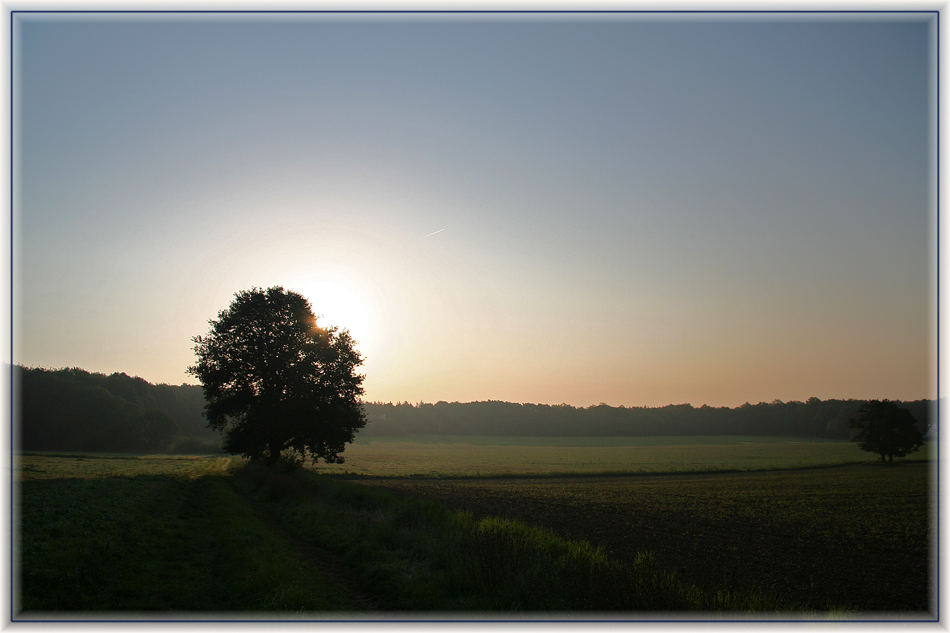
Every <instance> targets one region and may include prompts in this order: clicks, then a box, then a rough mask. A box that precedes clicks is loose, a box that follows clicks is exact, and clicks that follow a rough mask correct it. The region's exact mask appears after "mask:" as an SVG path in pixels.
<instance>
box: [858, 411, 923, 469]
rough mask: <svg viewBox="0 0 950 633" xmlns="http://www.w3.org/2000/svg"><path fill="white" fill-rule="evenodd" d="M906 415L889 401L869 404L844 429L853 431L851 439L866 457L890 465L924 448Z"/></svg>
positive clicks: (915, 427)
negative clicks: (874, 456)
mask: <svg viewBox="0 0 950 633" xmlns="http://www.w3.org/2000/svg"><path fill="white" fill-rule="evenodd" d="M916 422H917V420H915V419H914V416H913V415H911V413H910V411H908V410H907V409H903V408H901V407H898V406H897V404H896V403H894V402H891V401H889V400H871V401H869V402H866V403H864V404H862V405H861V406H860V407H859V408H858V412H857V414H856V415H855V417H853V418H851V420H849V422H848V426H850V427H851V428H852V429H855V432H854V433H853V435H852V437H851V439H852V441H855V442H857V443H858V446H859V447H860V448H861V449H862V450H865V451H867V452H869V453H877V454H878V455H880V456H881V461H882V462H883V461H885V458H887V461H888V462H893V461H894V458H895V457H904V456H905V455H910V454H911V453H913V452H915V451H917V450H918V449H919V448H920V447H921V446H923V445H924V438H923V436H922V435H921V434H920V431H919V430H918V429H917V426H916Z"/></svg>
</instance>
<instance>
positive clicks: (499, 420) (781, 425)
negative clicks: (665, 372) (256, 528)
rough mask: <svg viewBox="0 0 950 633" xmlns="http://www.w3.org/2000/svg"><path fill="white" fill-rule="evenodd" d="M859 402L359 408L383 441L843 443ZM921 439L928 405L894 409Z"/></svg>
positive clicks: (444, 404) (480, 404) (456, 404)
mask: <svg viewBox="0 0 950 633" xmlns="http://www.w3.org/2000/svg"><path fill="white" fill-rule="evenodd" d="M864 402H866V401H865V400H819V399H818V398H809V399H808V400H807V401H806V402H798V401H791V402H782V401H781V400H773V401H772V402H769V403H765V402H760V403H759V404H748V403H746V404H744V405H742V406H740V407H736V408H734V409H730V408H728V407H708V406H706V405H703V406H701V407H694V406H693V405H691V404H670V405H667V406H665V407H622V406H621V407H611V406H609V405H606V404H600V405H595V406H590V407H572V406H570V405H567V404H559V405H547V404H515V403H511V402H499V401H493V400H490V401H487V402H464V403H460V402H437V403H435V404H426V403H419V404H415V405H413V404H409V403H408V402H403V403H400V404H395V405H394V404H383V403H379V402H373V403H367V404H365V405H364V408H365V410H366V414H367V418H368V419H369V420H370V423H369V424H367V426H366V428H364V429H363V430H362V431H360V434H361V435H364V436H389V435H420V434H433V435H524V436H531V435H535V436H538V435H540V436H545V435H546V436H584V435H586V436H644V435H794V436H803V437H818V438H827V439H838V440H849V439H851V429H850V428H849V427H848V420H850V419H851V418H852V417H854V415H855V413H856V412H857V410H858V407H860V406H861V405H862V404H863V403H864ZM897 402H898V403H899V404H900V406H902V407H904V408H906V409H909V410H910V412H911V414H912V415H913V416H914V418H916V420H917V426H918V428H919V429H920V432H921V433H924V434H926V433H927V431H928V430H929V429H930V424H931V421H934V422H936V419H937V417H936V415H935V414H934V415H931V414H932V413H933V407H934V405H935V404H936V403H935V401H933V400H916V401H913V402H900V401H897Z"/></svg>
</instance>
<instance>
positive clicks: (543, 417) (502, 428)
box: [12, 366, 936, 453]
mask: <svg viewBox="0 0 950 633" xmlns="http://www.w3.org/2000/svg"><path fill="white" fill-rule="evenodd" d="M12 372H13V381H14V383H13V384H14V389H15V393H19V398H14V405H15V407H16V409H15V411H14V416H15V417H14V419H15V420H18V421H19V424H17V425H15V426H14V430H15V433H16V435H15V437H14V441H15V446H18V447H20V448H21V449H22V450H45V451H82V452H97V451H98V452H167V453H209V452H217V451H220V450H221V443H222V440H221V435H220V433H219V432H217V431H215V430H213V429H210V428H208V421H207V419H206V418H205V416H204V407H205V404H206V403H205V398H204V394H203V392H202V388H201V387H200V386H197V385H187V384H183V385H165V384H158V385H153V384H151V383H149V382H147V381H145V380H143V379H142V378H138V377H131V376H128V375H127V374H124V373H113V374H111V375H105V374H100V373H91V372H88V371H85V370H82V369H78V368H66V369H43V368H26V367H21V366H14V367H13V368H12ZM865 402H866V401H864V400H819V399H818V398H809V399H808V400H807V401H805V402H798V401H791V402H781V401H779V400H774V401H772V402H769V403H765V402H760V403H758V404H748V403H746V404H744V405H742V406H740V407H735V408H728V407H709V406H705V405H704V406H701V407H694V406H692V405H690V404H676V405H673V404H671V405H667V406H665V407H622V406H620V407H612V406H608V405H606V404H599V405H595V406H590V407H574V406H571V405H566V404H560V405H547V404H529V403H525V404H519V403H512V402H501V401H494V400H489V401H482V402H464V403H460V402H444V401H440V402H436V403H435V404H431V403H417V404H410V403H408V402H400V403H396V404H393V403H381V402H367V403H363V409H364V411H365V414H366V418H367V420H368V421H369V423H368V424H367V425H366V427H364V428H363V429H361V430H360V431H359V435H361V436H369V437H379V436H392V435H396V436H400V435H401V436H405V435H420V434H429V435H509V436H512V435H523V436H585V435H586V436H643V435H794V436H804V437H818V438H827V439H840V440H849V439H851V435H852V432H853V431H852V429H850V428H849V426H848V422H849V420H851V419H852V418H854V417H855V416H856V415H857V412H858V409H859V408H860V407H861V405H863V404H864V403H865ZM898 404H899V405H900V406H901V407H903V408H906V409H908V410H909V411H910V412H911V414H912V415H913V417H914V418H915V420H916V425H917V428H918V429H919V430H920V432H921V434H926V433H927V431H928V429H929V428H930V426H931V423H934V424H935V423H936V415H935V413H934V412H933V407H934V405H935V402H934V401H932V400H917V401H912V402H898Z"/></svg>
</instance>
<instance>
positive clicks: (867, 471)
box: [14, 437, 935, 619]
mask: <svg viewBox="0 0 950 633" xmlns="http://www.w3.org/2000/svg"><path fill="white" fill-rule="evenodd" d="M569 440H570V441H573V442H574V445H572V444H571V443H570V442H569ZM532 441H534V442H535V443H534V444H532V443H531V442H532ZM346 456H347V462H346V463H345V464H342V465H334V466H327V465H325V464H320V465H318V466H316V467H314V468H313V469H308V470H315V471H316V472H304V473H301V474H300V475H299V478H290V477H287V476H286V475H279V476H278V475H277V474H267V473H266V472H262V471H260V470H258V471H256V472H257V474H256V475H253V476H250V475H246V474H244V471H240V467H241V465H242V460H240V459H237V458H231V457H227V456H204V457H201V456H164V455H144V456H143V455H95V454H85V455H80V454H68V455H56V454H50V453H26V454H22V455H17V456H16V457H15V460H14V467H15V471H14V481H15V493H17V494H15V500H16V501H17V502H18V503H17V506H16V509H17V512H16V514H15V520H16V523H15V527H16V528H18V529H17V530H16V532H15V534H14V537H15V539H14V542H15V544H16V551H15V552H14V556H15V558H14V560H15V564H16V568H17V570H18V573H19V575H18V576H17V578H18V581H17V583H16V584H15V589H16V590H17V594H16V595H17V596H18V600H19V601H18V602H17V604H19V606H21V607H22V609H23V611H21V612H20V613H21V614H25V617H31V618H35V617H41V618H42V617H44V614H46V615H49V614H53V617H60V618H61V617H70V614H73V616H75V617H80V618H88V617H91V616H93V615H94V614H97V613H98V614H103V613H104V614H106V616H105V617H144V618H146V619H150V618H161V619H164V618H168V617H172V618H174V617H178V616H176V614H182V613H192V612H200V613H202V614H204V615H203V616H202V617H209V616H210V614H212V613H224V614H225V615H226V616H227V617H235V616H238V617H240V614H242V613H245V614H251V615H250V616H249V617H252V618H253V617H260V615H261V614H266V613H271V614H278V617H281V618H300V617H302V618H308V619H326V618H327V617H331V616H332V615H333V614H344V615H343V616H342V617H353V616H354V615H355V616H356V617H359V614H360V613H364V615H365V609H366V608H367V607H366V605H367V604H377V607H372V608H381V607H382V606H385V607H386V608H389V609H395V610H396V611H399V612H405V611H406V610H423V611H432V610H436V611H437V610H448V611H455V610H464V609H469V610H474V611H476V612H478V611H484V610H489V611H493V610H500V611H502V612H506V613H508V612H511V611H512V609H514V610H515V611H523V610H528V611H530V610H532V609H542V610H546V609H554V610H558V609H563V608H571V609H580V610H582V611H583V610H585V608H587V609H590V608H594V606H591V605H601V607H600V608H616V609H621V610H623V609H643V610H647V611H650V610H656V609H660V610H683V611H689V612H696V611H702V610H713V611H721V610H725V611H726V612H729V611H730V610H735V609H739V610H749V609H751V610H755V611H756V612H757V613H762V612H763V610H764V611H765V612H774V611H776V609H779V608H782V609H785V608H792V609H794V610H796V611H795V612H796V613H799V614H801V613H805V612H806V611H807V612H817V613H821V612H824V611H827V610H828V609H831V610H832V612H835V613H837V614H838V615H841V614H845V616H846V614H847V613H848V612H847V611H846V610H847V609H848V608H855V609H857V610H858V611H865V610H868V609H872V610H873V608H874V607H875V606H880V607H881V608H883V609H885V610H886V611H887V610H896V612H897V613H899V614H901V615H902V617H918V615H916V614H910V615H908V610H912V611H926V609H927V592H928V587H929V584H928V583H929V572H928V571H927V570H928V569H929V567H928V564H929V563H928V561H929V554H930V549H929V548H930V536H931V535H932V534H933V525H932V521H933V516H934V515H933V508H934V506H935V499H934V498H933V488H932V487H931V485H930V474H929V473H930V470H931V469H930V467H929V466H930V462H927V461H925V460H926V459H927V457H929V453H927V452H925V451H922V452H921V453H920V454H917V455H915V456H914V458H913V459H910V460H908V459H904V460H899V463H896V464H894V465H893V466H890V465H882V464H879V463H876V462H875V456H873V455H870V454H867V453H863V452H861V451H860V450H858V449H857V447H855V446H854V445H853V444H848V443H840V442H820V441H810V440H807V441H806V440H801V439H795V438H755V437H734V438H722V437H717V438H697V437H688V438H682V437H678V438H510V437H509V438H484V437H473V438H459V437H416V438H385V439H375V438H374V439H372V441H361V442H359V443H357V444H355V445H352V446H350V447H348V448H347V451H346ZM843 464H850V465H843ZM842 465H843V466H842ZM823 466H831V468H821V467H823ZM236 469H238V470H236ZM783 469H784V470H783ZM787 469H797V470H787ZM347 472H348V473H350V474H349V475H346V474H344V473H347ZM354 472H356V473H358V475H359V476H357V477H353V476H352V473H354ZM611 472H613V473H618V472H623V473H628V475H625V476H622V477H616V476H610V475H608V474H607V473H611ZM327 473H334V474H335V476H332V477H324V476H321V474H327ZM479 474H480V475H482V476H481V477H477V476H475V475H479ZM558 474H561V475H566V476H557V475H558ZM586 474H590V475H597V476H596V477H589V478H585V477H584V475H586ZM341 475H342V477H341ZM529 475H541V477H540V478H535V479H530V478H527V476H529ZM346 479H354V480H355V481H353V482H347V481H345V480H346ZM379 487H384V488H390V489H392V491H394V492H397V493H398V494H397V495H392V494H387V493H384V492H383V491H380V490H376V489H375V488H379ZM380 495H382V496H380ZM407 495H408V496H407ZM418 497H426V498H430V499H434V500H436V501H437V502H439V503H440V504H445V505H446V506H447V507H448V508H450V509H454V510H456V511H459V512H461V514H458V513H454V514H453V513H452V512H449V511H447V510H443V509H440V508H439V507H438V506H432V505H425V504H421V505H420V504H419V503H418V499H417V498H418ZM473 512H474V513H475V514H474V515H473V514H472V513H473ZM482 517H483V518H484V520H483V518H482ZM492 517H498V518H492ZM512 520H515V521H516V522H515V523H511V521H512ZM535 525H537V526H543V527H544V528H545V529H550V530H552V531H551V532H546V531H543V530H542V531H540V532H539V531H533V530H534V528H533V527H530V526H535ZM564 538H566V539H568V541H563V540H561V539H564ZM590 544H593V545H590ZM645 551H649V552H655V553H656V557H655V558H654V557H653V556H652V555H651V556H649V557H647V558H644V557H643V556H641V554H642V553H643V552H645ZM557 552H562V553H563V552H574V553H573V554H570V556H567V558H565V557H564V555H563V554H557ZM462 553H464V556H462V555H461V554H462ZM315 557H316V558H315ZM327 557H329V558H327ZM578 557H579V558H578ZM315 561H318V562H315ZM518 561H520V562H518ZM334 565H336V566H337V567H334ZM592 565H593V567H591V566H592ZM595 568H596V569H598V570H600V571H597V572H596V574H594V575H591V574H592V573H593V572H592V571H591V570H593V569H595ZM334 569H336V570H337V572H334V571H333V570H334ZM528 569H530V570H531V572H530V573H528V572H527V571H526V570H528ZM340 570H342V573H343V575H344V576H347V577H348V579H344V581H343V584H341V580H340V574H339V573H338V572H339V571H340ZM585 570H586V571H585ZM673 570H678V571H677V574H678V576H677V578H682V579H683V580H682V581H681V580H676V579H674V577H673V576H670V575H669V573H668V572H669V571H673ZM692 572H697V573H692ZM699 572H701V573H699ZM526 578H527V579H528V580H525V579H526ZM748 579H751V583H750V582H745V580H748ZM740 580H742V581H741V582H740ZM684 582H685V583H686V584H683V583H684ZM694 582H695V583H697V584H695V585H694V584H691V583H694ZM604 583H607V584H604ZM610 583H614V584H618V583H619V585H618V586H621V587H626V586H629V587H637V589H636V590H635V592H634V593H633V594H631V593H629V591H627V592H626V593H624V591H620V592H619V593H618V592H616V591H613V590H612V589H609V587H608V585H610V586H613V585H611V584H610ZM789 583H791V584H789ZM862 583H864V584H863V585H862ZM579 586H584V587H587V588H588V589H589V590H590V592H589V593H584V592H579V591H577V587H579ZM540 587H543V590H542V589H539V588H540ZM863 587H867V588H863ZM354 588H355V589H354ZM874 591H877V592H878V593H877V594H874ZM512 596H516V598H512ZM855 597H856V598H857V599H854V598H855ZM862 600H863V602H862ZM565 605H567V606H565ZM570 605H574V606H570ZM579 605H580V606H579ZM611 605H613V606H611ZM779 605H782V606H781V607H780V606H779ZM841 609H845V611H841ZM123 614H124V615H123ZM346 614H349V615H346Z"/></svg>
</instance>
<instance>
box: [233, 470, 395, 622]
mask: <svg viewBox="0 0 950 633" xmlns="http://www.w3.org/2000/svg"><path fill="white" fill-rule="evenodd" d="M225 481H227V483H228V485H229V486H230V487H231V489H232V490H233V491H234V492H235V493H236V494H237V495H238V496H240V497H241V499H243V500H244V502H245V503H247V505H248V506H250V508H251V509H252V510H254V512H255V513H256V514H257V516H258V517H259V518H260V519H261V520H262V521H263V522H264V523H266V524H267V525H268V526H269V527H270V528H271V529H272V530H274V532H276V533H277V534H278V535H280V536H281V537H282V538H284V539H285V540H287V541H288V542H289V543H291V544H292V545H293V546H294V548H296V549H297V551H298V552H300V555H301V556H302V557H303V558H304V559H305V560H306V561H307V562H309V563H310V564H312V565H313V566H314V567H316V568H317V569H319V570H320V571H321V572H323V573H324V574H326V575H327V577H329V578H330V580H331V581H332V582H333V584H334V585H335V586H336V588H337V589H338V590H339V591H340V593H341V594H342V595H343V596H345V597H346V598H347V599H348V600H349V601H350V602H352V603H353V604H354V605H355V606H357V607H359V610H360V611H366V612H373V613H377V614H378V613H379V612H383V611H386V610H387V605H385V604H383V603H382V602H381V601H380V600H379V598H377V597H376V596H373V595H372V594H370V593H368V592H366V591H364V590H363V589H362V588H361V587H360V586H359V584H358V583H357V582H355V581H354V580H353V579H352V578H351V577H350V575H349V573H348V570H347V568H346V566H345V565H344V564H343V563H342V562H341V561H340V559H339V557H338V556H337V555H336V554H334V553H333V552H331V551H329V550H327V549H324V548H322V547H318V546H316V545H314V544H313V543H310V542H307V541H305V540H303V539H301V538H300V537H298V536H296V535H295V534H293V533H291V532H290V531H288V530H287V529H286V528H284V526H283V525H281V523H280V520H279V519H278V518H277V515H276V514H275V513H274V512H273V510H271V509H270V508H269V507H267V505H266V504H264V503H262V502H260V501H257V500H255V499H254V498H252V497H251V496H250V495H248V494H246V493H245V492H243V491H242V490H240V488H238V487H237V486H235V485H234V484H233V481H232V480H231V479H230V478H228V479H226V480H225Z"/></svg>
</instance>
